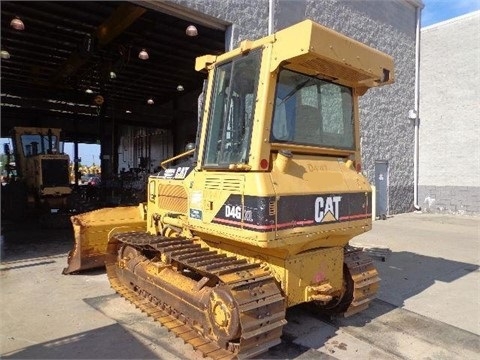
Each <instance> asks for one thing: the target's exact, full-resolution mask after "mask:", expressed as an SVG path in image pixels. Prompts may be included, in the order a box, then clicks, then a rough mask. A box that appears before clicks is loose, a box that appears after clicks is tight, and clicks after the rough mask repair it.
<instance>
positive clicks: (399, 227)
mask: <svg viewBox="0 0 480 360" xmlns="http://www.w3.org/2000/svg"><path fill="white" fill-rule="evenodd" d="M479 240H480V217H478V216H453V215H435V214H421V213H418V214H417V213H409V214H402V215H396V216H393V217H389V218H387V220H384V221H382V220H379V221H375V222H374V226H373V230H372V231H370V232H368V233H365V234H363V235H361V236H359V237H357V238H355V239H354V240H353V241H352V244H353V245H355V246H359V247H363V248H365V250H366V251H368V252H369V253H370V254H371V255H372V257H373V258H374V260H375V265H376V266H377V268H378V270H379V273H380V277H381V278H382V282H381V288H380V291H379V294H378V297H377V299H376V300H375V301H374V302H373V303H372V304H371V306H370V307H369V308H368V309H367V310H365V311H364V312H362V313H360V314H356V315H354V316H352V317H349V318H327V317H322V316H319V315H318V314H315V313H313V312H312V311H311V309H310V308H309V307H308V306H296V307H294V308H291V309H289V310H288V311H287V320H288V324H287V325H286V326H285V327H284V335H283V337H282V343H281V344H280V345H278V346H276V347H274V348H272V349H271V350H270V351H269V352H268V353H265V354H263V355H261V356H259V357H258V358H262V359H415V360H416V359H462V360H463V359H472V360H473V359H478V354H480V286H479V284H480V275H479V265H480V241H479ZM72 246H73V234H72V231H71V230H70V229H65V230H53V229H50V230H44V229H40V228H38V227H36V226H35V225H34V224H28V223H23V224H5V223H2V240H1V246H0V259H1V263H0V289H1V291H0V357H1V358H2V359H201V358H202V356H201V355H200V354H199V353H198V352H195V351H194V350H193V349H192V348H191V346H190V345H185V344H183V341H182V340H180V339H178V338H176V337H175V336H174V335H173V334H172V333H170V332H168V331H167V330H166V329H165V328H164V327H162V326H161V325H160V324H158V323H156V322H154V321H152V320H151V319H150V318H149V317H147V316H146V315H145V314H143V313H142V312H141V311H140V310H138V309H136V308H135V307H134V306H133V305H131V304H130V303H128V302H127V301H125V300H123V299H122V298H121V297H119V296H118V295H117V294H115V293H114V291H113V290H112V289H111V288H110V286H109V284H108V280H107V277H106V275H105V272H104V270H101V269H100V270H94V271H88V272H84V273H81V274H78V275H62V269H63V268H64V267H65V266H66V265H67V253H68V251H69V250H71V248H72Z"/></svg>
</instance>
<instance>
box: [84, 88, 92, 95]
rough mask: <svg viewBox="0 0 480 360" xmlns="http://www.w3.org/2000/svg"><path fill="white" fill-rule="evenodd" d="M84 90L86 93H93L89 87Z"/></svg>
mask: <svg viewBox="0 0 480 360" xmlns="http://www.w3.org/2000/svg"><path fill="white" fill-rule="evenodd" d="M85 92H86V93H87V94H93V90H92V89H90V88H88V89H87V90H85Z"/></svg>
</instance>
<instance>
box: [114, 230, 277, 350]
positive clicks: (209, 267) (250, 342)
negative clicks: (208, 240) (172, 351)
mask: <svg viewBox="0 0 480 360" xmlns="http://www.w3.org/2000/svg"><path fill="white" fill-rule="evenodd" d="M121 246H132V247H134V248H135V249H137V250H138V251H140V252H141V253H142V254H148V258H150V259H152V260H155V261H157V262H158V259H159V258H160V257H161V258H162V260H163V259H165V261H166V262H165V263H164V264H163V265H167V266H172V268H174V269H185V268H187V269H188V270H189V271H193V272H195V273H196V274H198V275H199V277H201V278H202V280H200V281H199V288H201V287H202V286H203V285H202V282H203V283H209V284H210V285H209V286H211V287H213V288H219V287H223V288H226V289H227V290H228V291H229V293H230V294H231V296H232V297H233V301H232V304H231V305H232V306H235V307H236V309H237V310H236V311H238V314H239V316H238V317H239V323H240V328H241V334H240V335H239V337H238V339H236V340H235V341H229V342H228V343H226V344H222V343H219V342H217V341H216V339H215V338H214V337H213V338H212V336H211V333H212V331H211V328H209V324H208V321H207V320H205V321H204V322H205V323H203V324H199V323H198V319H199V318H202V316H204V315H205V314H204V312H205V311H202V309H201V308H199V309H198V312H199V313H198V314H197V313H195V314H193V315H194V316H188V314H186V313H185V314H184V313H182V312H181V311H179V309H176V308H175V304H173V303H170V304H169V303H165V301H164V298H168V296H171V294H172V292H174V290H172V288H171V287H170V286H169V289H168V291H167V290H165V289H163V288H161V287H159V286H158V285H156V284H155V281H153V280H152V279H149V278H148V277H146V278H145V277H143V278H142V277H139V276H138V275H136V274H134V273H133V272H132V271H129V270H128V269H125V268H122V267H120V266H119V264H121V262H122V259H118V255H117V254H118V250H119V248H120V247H121ZM143 259H144V257H143V255H142V259H139V260H138V263H140V262H142V261H145V260H143ZM106 269H107V276H108V278H109V281H110V284H111V286H112V288H113V289H114V290H115V291H116V292H118V293H119V294H120V295H121V296H123V297H124V298H125V299H127V300H128V301H130V302H131V303H132V304H134V305H135V306H136V307H138V308H139V309H140V310H142V311H143V312H145V313H146V314H148V315H149V316H151V317H152V318H153V319H154V320H156V321H159V322H160V323H161V324H162V325H163V326H165V327H166V328H167V329H169V330H170V331H172V332H173V333H174V334H175V335H177V336H178V337H180V338H181V339H183V340H184V341H185V342H186V343H188V344H190V345H192V347H193V348H194V349H195V350H198V351H200V352H201V353H202V354H203V355H204V356H208V357H210V358H212V359H231V358H249V357H253V356H255V355H258V354H261V353H263V352H265V351H267V350H268V349H269V348H270V347H272V346H275V345H277V344H279V343H280V341H281V340H280V336H281V334H282V328H283V326H284V325H285V324H286V320H285V300H284V297H283V295H282V294H281V291H280V289H279V287H278V285H277V283H276V280H275V279H274V278H273V276H272V275H271V274H270V272H269V271H267V270H265V269H263V268H262V267H261V266H260V264H251V263H248V262H247V261H246V260H244V259H237V258H236V257H232V256H226V255H224V254H219V253H217V252H216V251H214V250H210V249H208V248H202V247H201V246H200V245H199V244H197V243H195V242H194V241H193V240H190V239H185V238H166V237H162V236H153V235H149V234H146V233H141V232H129V233H123V234H117V235H115V237H114V238H113V239H112V240H111V241H110V242H109V249H108V254H107V257H106ZM169 285H174V284H169ZM178 291H179V290H178ZM194 308H195V307H194Z"/></svg>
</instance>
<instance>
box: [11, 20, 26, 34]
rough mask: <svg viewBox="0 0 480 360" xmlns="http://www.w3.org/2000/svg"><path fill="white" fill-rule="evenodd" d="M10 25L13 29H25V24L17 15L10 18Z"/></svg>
mask: <svg viewBox="0 0 480 360" xmlns="http://www.w3.org/2000/svg"><path fill="white" fill-rule="evenodd" d="M10 26H11V27H12V28H14V29H15V30H20V31H22V30H25V24H24V23H23V21H22V20H20V19H19V18H18V17H15V18H13V19H12V21H10Z"/></svg>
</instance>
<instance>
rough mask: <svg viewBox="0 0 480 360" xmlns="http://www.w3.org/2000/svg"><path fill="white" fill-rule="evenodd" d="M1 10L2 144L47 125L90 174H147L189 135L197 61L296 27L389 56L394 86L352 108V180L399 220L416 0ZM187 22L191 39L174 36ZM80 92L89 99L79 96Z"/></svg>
mask: <svg viewBox="0 0 480 360" xmlns="http://www.w3.org/2000/svg"><path fill="white" fill-rule="evenodd" d="M125 4H128V5H127V6H126V5H125ZM1 6H2V50H3V48H4V47H5V49H7V50H9V51H10V52H11V53H12V54H11V57H10V58H9V59H4V60H3V61H2V136H6V134H7V133H8V130H9V129H10V128H11V127H13V126H55V127H60V128H62V129H63V132H64V135H65V139H64V140H66V141H75V142H86V143H88V142H90V143H94V142H100V143H101V165H102V177H108V176H111V175H113V174H117V173H119V172H120V171H121V170H122V169H127V170H128V169H131V168H135V169H138V168H143V169H146V170H147V171H148V172H152V171H154V170H155V169H156V168H157V167H158V164H159V162H160V161H162V160H164V159H165V158H167V157H169V156H171V155H173V154H174V153H177V152H179V151H181V150H182V149H183V148H184V146H185V144H186V143H188V142H190V141H192V139H194V138H195V134H196V125H197V99H198V96H199V94H200V93H201V90H202V85H203V78H204V75H203V74H200V73H196V72H195V71H194V70H193V69H194V59H195V57H197V56H200V55H203V54H205V53H212V54H219V53H221V52H223V51H225V50H228V49H231V48H233V47H236V46H237V45H238V44H239V43H240V41H242V40H245V39H256V38H259V37H262V36H265V35H267V34H269V33H272V32H275V31H278V30H281V29H283V28H285V27H287V26H289V25H292V24H294V23H296V22H299V21H301V20H304V19H305V18H308V19H311V20H313V21H316V22H318V23H320V24H322V25H325V26H327V27H330V28H332V29H334V30H336V31H339V32H341V33H343V34H345V35H347V36H349V37H352V38H354V39H356V40H358V41H360V42H363V43H365V44H367V45H369V46H372V47H374V48H376V49H378V50H380V51H383V52H385V53H387V54H390V55H391V56H392V57H393V58H394V61H395V80H396V81H395V84H393V85H391V86H386V87H382V88H379V89H371V90H369V91H368V92H367V94H366V95H365V96H363V98H362V99H361V102H360V107H361V114H360V116H361V146H362V151H363V169H362V171H363V172H364V173H365V175H366V176H367V177H368V179H369V180H370V182H371V183H372V184H374V185H376V190H377V204H376V205H377V206H376V207H377V214H385V215H388V214H396V213H402V212H407V211H411V210H412V209H413V208H414V205H416V204H415V203H416V202H417V201H416V199H415V197H416V195H417V194H416V180H417V179H416V177H415V166H416V164H415V144H416V143H417V142H416V139H415V136H416V135H415V134H416V133H417V132H416V131H415V127H416V125H418V124H417V122H416V121H414V122H412V121H410V120H409V117H408V114H409V111H410V110H413V112H415V111H416V110H418V97H416V94H417V92H416V89H417V88H416V73H417V72H416V63H417V62H416V53H417V52H416V45H417V44H418V36H417V35H418V29H419V28H418V26H419V21H418V19H419V16H420V9H421V7H422V6H423V4H422V2H421V1H420V0H388V1H336V0H320V1H313V0H294V1H290V0H272V1H251V0H235V1H233V0H231V1H219V0H202V1H194V0H171V1H136V2H129V3H126V2H82V3H76V2H38V3H35V2H32V3H25V2H2V4H1ZM14 16H23V17H24V18H25V19H26V20H29V21H30V29H32V24H34V25H33V28H35V29H36V30H37V32H36V33H34V34H33V33H32V32H28V25H27V27H26V29H25V31H22V34H19V33H18V32H15V31H13V30H12V29H10V27H9V26H8V25H9V23H10V18H11V17H14ZM109 22H110V23H109ZM112 23H113V24H121V26H120V27H117V32H118V33H115V34H114V36H103V35H102V32H101V30H102V25H105V24H112ZM27 24H28V23H27ZM190 25H195V27H196V29H197V31H198V35H197V36H194V37H190V36H185V29H186V28H187V27H189V26H190ZM89 34H94V36H93V38H92V36H91V35H89ZM92 44H95V46H93V45H92ZM98 45H99V46H98ZM143 47H145V49H147V50H149V55H150V60H149V61H150V63H149V65H145V64H146V62H142V59H140V60H139V59H138V58H137V52H139V50H142V49H143ZM46 49H49V51H50V52H51V53H48V52H47V51H46ZM16 51H17V54H15V52H16ZM19 55H20V56H19ZM151 64H154V65H153V66H152V65H151ZM112 72H114V74H115V77H113V76H112V75H111V73H112ZM105 74H110V76H108V75H105ZM87 88H88V89H90V88H91V89H92V90H93V94H86V93H85V90H86V89H87ZM154 92H156V93H155V94H153V93H154ZM152 94H153V95H152ZM147 99H148V100H147ZM147 101H148V102H147ZM151 105H154V106H151Z"/></svg>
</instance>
